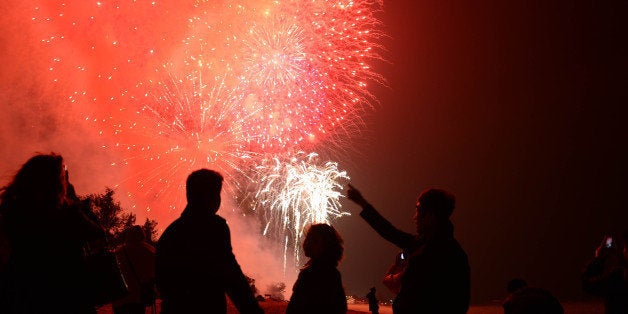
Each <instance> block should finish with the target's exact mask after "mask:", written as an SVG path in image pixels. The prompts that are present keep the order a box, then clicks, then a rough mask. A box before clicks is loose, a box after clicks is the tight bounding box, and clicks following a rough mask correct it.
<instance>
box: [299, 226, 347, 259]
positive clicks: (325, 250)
mask: <svg viewBox="0 0 628 314" xmlns="http://www.w3.org/2000/svg"><path fill="white" fill-rule="evenodd" d="M342 245H343V241H342V237H340V234H339V233H338V232H337V231H336V229H334V227H332V226H330V225H328V224H314V225H312V226H310V228H309V229H308V231H307V234H306V235H305V240H304V241H303V252H304V253H305V256H307V257H309V258H310V259H312V260H319V261H325V262H329V263H331V264H333V265H336V266H337V265H338V263H339V262H340V260H341V259H342V254H343V252H344V248H343V246H342Z"/></svg>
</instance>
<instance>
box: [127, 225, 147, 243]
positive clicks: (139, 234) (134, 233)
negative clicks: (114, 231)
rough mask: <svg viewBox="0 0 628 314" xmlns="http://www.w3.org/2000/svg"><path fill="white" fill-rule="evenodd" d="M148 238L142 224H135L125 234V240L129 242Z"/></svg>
mask: <svg viewBox="0 0 628 314" xmlns="http://www.w3.org/2000/svg"><path fill="white" fill-rule="evenodd" d="M145 239H146V233H145V232H144V229H143V228H142V226H138V225H133V226H131V228H129V229H128V230H127V231H126V233H125V234H124V241H125V242H127V243H137V242H142V241H144V240H145Z"/></svg>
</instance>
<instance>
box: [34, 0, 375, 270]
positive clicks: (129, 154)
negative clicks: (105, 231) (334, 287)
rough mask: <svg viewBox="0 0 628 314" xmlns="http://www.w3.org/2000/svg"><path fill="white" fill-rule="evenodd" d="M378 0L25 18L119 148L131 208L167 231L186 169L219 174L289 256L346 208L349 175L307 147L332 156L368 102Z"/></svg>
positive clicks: (168, 7)
mask: <svg viewBox="0 0 628 314" xmlns="http://www.w3.org/2000/svg"><path fill="white" fill-rule="evenodd" d="M381 6H382V3H381V1H378V0H357V1H349V0H340V1H338V0H335V1H326V0H308V1H297V0H286V1H274V0H273V1H271V0H261V1H260V0H255V1H232V0H225V1H172V2H169V1H164V2H159V1H156V2H151V3H144V2H132V3H124V4H122V3H120V4H119V3H109V2H96V3H84V2H81V1H79V2H76V3H67V4H66V3H64V2H61V1H58V2H56V1H41V3H38V4H34V5H33V17H32V23H33V27H34V28H35V29H37V30H38V31H39V32H40V33H42V38H41V43H40V44H41V45H42V46H43V50H44V55H45V56H46V57H47V58H48V59H49V60H50V61H49V62H50V71H49V79H50V81H51V82H54V84H57V85H56V87H57V88H59V90H60V91H61V92H62V93H64V92H67V99H68V102H69V103H72V109H73V110H77V111H81V112H82V113H83V115H84V116H85V120H87V121H89V122H90V123H91V124H92V125H93V127H94V128H95V129H97V130H98V131H99V132H100V133H101V134H102V135H103V140H104V141H106V142H107V144H105V145H103V147H104V149H107V150H112V151H114V152H117V154H118V155H119V156H121V157H120V158H119V159H118V160H113V161H112V163H111V164H112V165H113V166H114V167H121V168H122V169H123V170H124V171H125V173H127V174H128V175H127V176H126V178H125V179H123V180H121V181H122V182H120V185H119V187H120V188H121V189H123V190H124V191H126V192H127V193H126V194H127V195H129V196H130V197H131V199H132V201H133V203H134V204H135V205H136V207H135V210H136V211H139V212H138V214H139V213H144V214H146V216H148V217H150V218H152V219H157V220H158V221H159V222H160V225H161V227H162V228H163V227H165V225H167V223H169V222H170V221H171V220H172V219H173V218H174V217H176V216H178V215H179V213H180V210H181V208H182V207H183V205H184V204H185V199H184V196H185V192H184V182H185V178H186V177H187V175H188V174H189V173H190V172H192V171H194V170H197V169H199V168H212V169H216V170H218V171H220V172H222V173H223V175H224V176H225V178H226V184H227V188H226V193H227V194H228V195H232V197H233V198H234V199H239V200H242V199H247V200H253V203H249V202H238V201H237V200H236V201H235V202H234V203H236V204H240V206H241V207H242V206H247V207H248V208H236V209H234V210H236V211H239V212H243V213H251V212H255V213H257V214H258V215H259V219H260V221H261V224H260V226H261V227H260V233H263V234H264V235H266V236H269V237H272V238H273V239H276V240H277V241H278V242H279V243H281V245H282V246H283V247H284V248H285V249H284V252H285V254H284V262H285V260H286V255H287V254H288V247H289V250H290V251H293V252H294V256H295V259H296V260H297V263H298V261H299V256H298V247H299V245H300V243H299V242H300V237H301V235H302V232H303V228H304V227H305V226H306V225H308V224H311V223H317V222H326V223H330V222H331V220H332V219H333V218H336V217H339V216H341V215H343V213H342V211H341V210H340V205H339V203H338V198H339V197H340V193H339V190H340V189H342V187H341V185H340V182H341V181H343V180H347V179H348V176H347V175H346V173H344V172H343V171H340V170H338V169H337V164H336V163H333V162H327V161H321V160H319V158H318V157H317V156H316V154H315V153H312V152H315V151H318V150H322V149H325V150H326V151H333V149H332V148H333V146H334V138H338V137H345V136H346V135H348V134H346V132H347V130H352V129H355V127H349V126H351V125H354V124H356V123H358V122H357V121H359V116H360V114H361V113H362V112H364V111H365V109H368V108H369V107H370V103H371V102H372V101H374V99H373V98H372V96H371V94H370V93H369V91H368V90H367V82H369V81H371V82H372V81H375V82H381V77H380V76H379V75H378V74H376V73H374V72H373V71H372V70H371V68H370V66H369V63H370V62H372V61H374V60H375V59H378V58H379V56H378V54H377V52H376V50H377V48H378V46H377V44H375V42H374V41H375V40H376V39H377V37H378V34H379V33H380V30H379V29H378V27H379V22H378V20H377V19H376V18H375V16H374V13H375V12H377V11H378V10H380V9H381ZM304 152H306V153H304ZM332 155H333V154H332ZM251 186H254V187H255V188H253V189H251ZM244 187H246V188H244ZM246 193H249V194H250V196H246V195H245V196H243V194H246ZM142 211H144V212H142Z"/></svg>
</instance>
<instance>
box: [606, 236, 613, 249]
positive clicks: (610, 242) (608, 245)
mask: <svg viewBox="0 0 628 314" xmlns="http://www.w3.org/2000/svg"><path fill="white" fill-rule="evenodd" d="M604 246H605V247H606V248H609V249H610V248H612V247H613V237H606V241H605V242H604Z"/></svg>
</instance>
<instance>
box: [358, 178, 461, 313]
mask: <svg viewBox="0 0 628 314" xmlns="http://www.w3.org/2000/svg"><path fill="white" fill-rule="evenodd" d="M347 197H348V198H349V199H350V200H352V201H354V202H355V203H356V204H358V205H360V206H361V207H362V211H361V212H360V216H361V217H362V218H363V219H364V220H366V222H367V223H368V224H369V225H370V226H371V227H372V228H373V229H375V231H377V233H379V235H380V236H382V237H383V238H384V239H386V240H387V241H389V242H391V243H393V244H394V245H396V246H397V247H399V248H401V249H402V250H403V259H404V260H406V261H407V262H406V263H407V264H406V266H405V267H403V268H400V270H399V271H400V272H399V273H398V275H399V276H398V277H400V289H399V294H397V297H396V298H395V300H394V302H393V311H394V312H395V313H396V314H400V313H401V314H405V313H412V314H414V313H466V312H467V310H468V308H469V289H470V269H469V262H468V259H467V254H466V253H465V252H464V250H463V249H462V247H461V246H460V244H458V241H456V239H454V236H453V225H452V223H451V222H450V221H449V217H450V215H451V214H452V212H453V210H454V208H455V197H454V195H453V194H451V193H450V192H448V191H445V190H441V189H434V188H432V189H428V190H425V191H423V192H422V193H421V194H420V195H419V198H418V200H417V202H416V212H415V214H414V222H415V223H416V227H417V233H418V235H413V234H410V233H407V232H404V231H401V230H399V229H397V228H395V227H394V226H393V225H392V224H391V223H390V222H388V221H387V220H386V219H385V218H384V217H382V215H380V214H379V213H378V212H377V211H376V210H375V208H374V207H373V206H372V205H371V204H369V202H368V201H366V199H364V197H362V194H361V193H360V192H359V191H358V190H357V189H355V188H354V187H353V186H351V185H349V188H348V190H347ZM400 257H401V256H400ZM388 275H391V274H388Z"/></svg>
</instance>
